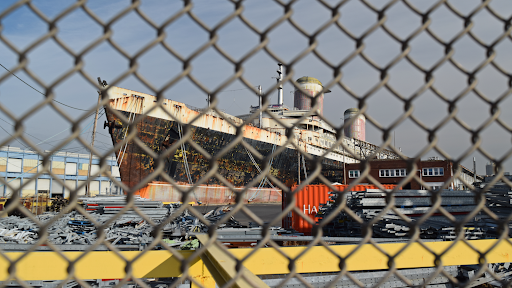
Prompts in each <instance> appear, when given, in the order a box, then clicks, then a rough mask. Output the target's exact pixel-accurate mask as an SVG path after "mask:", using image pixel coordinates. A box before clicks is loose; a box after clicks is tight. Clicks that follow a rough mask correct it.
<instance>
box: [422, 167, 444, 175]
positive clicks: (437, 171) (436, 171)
mask: <svg viewBox="0 0 512 288" xmlns="http://www.w3.org/2000/svg"><path fill="white" fill-rule="evenodd" d="M443 175H444V169H443V168H442V167H432V168H423V176H443Z"/></svg>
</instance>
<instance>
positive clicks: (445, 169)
mask: <svg viewBox="0 0 512 288" xmlns="http://www.w3.org/2000/svg"><path fill="white" fill-rule="evenodd" d="M416 165H417V166H418V170H417V171H416V175H417V176H418V178H420V179H421V181H423V182H425V183H426V184H428V185H429V186H430V187H432V188H433V189H436V188H440V187H441V186H442V185H443V184H444V183H445V182H446V181H449V180H450V178H451V177H452V176H453V175H454V174H455V171H456V170H457V169H456V168H457V167H454V164H453V162H451V161H449V160H439V159H437V158H436V157H432V158H429V159H427V160H421V161H418V162H417V163H416ZM370 167H371V168H370V173H369V174H370V175H371V176H372V177H373V178H375V179H376V180H377V181H379V182H380V183H381V184H398V183H399V182H400V181H402V179H403V178H404V177H405V176H407V173H408V172H407V161H405V160H401V159H400V160H394V159H373V160H371V161H370ZM461 168H462V173H461V175H460V176H459V178H462V180H464V182H466V183H468V184H472V183H473V182H474V173H473V171H472V170H469V169H468V168H466V167H464V166H462V165H461ZM361 170H362V169H361V168H360V163H353V164H352V163H351V164H346V166H345V179H346V180H347V183H348V184H350V183H352V182H354V181H355V180H356V179H357V178H359V176H360V175H361ZM459 178H457V179H455V180H454V181H452V182H451V183H450V186H449V187H448V188H449V189H453V190H466V189H468V187H466V185H465V184H464V182H463V181H461V179H459ZM482 180H483V177H482V176H479V175H476V181H477V182H482ZM361 183H370V182H369V181H368V179H363V180H362V181H361ZM370 184H371V183H370ZM402 188H403V189H413V190H421V189H426V187H424V186H422V185H421V184H420V183H419V182H418V181H416V180H414V179H413V180H411V181H410V182H409V183H407V184H405V185H404V186H403V187H402Z"/></svg>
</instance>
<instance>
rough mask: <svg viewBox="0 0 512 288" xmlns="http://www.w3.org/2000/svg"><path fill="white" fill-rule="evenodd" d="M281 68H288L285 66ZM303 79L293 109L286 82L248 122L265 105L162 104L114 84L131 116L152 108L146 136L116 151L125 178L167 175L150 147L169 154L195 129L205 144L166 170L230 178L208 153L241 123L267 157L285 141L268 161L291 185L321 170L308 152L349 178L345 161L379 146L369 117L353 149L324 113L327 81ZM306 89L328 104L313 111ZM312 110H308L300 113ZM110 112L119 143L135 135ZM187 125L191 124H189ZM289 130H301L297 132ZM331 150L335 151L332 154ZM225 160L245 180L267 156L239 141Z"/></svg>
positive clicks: (179, 155) (184, 149)
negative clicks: (213, 166)
mask: <svg viewBox="0 0 512 288" xmlns="http://www.w3.org/2000/svg"><path fill="white" fill-rule="evenodd" d="M279 67H281V66H279ZM278 72H279V75H281V72H280V70H278ZM278 81H280V79H278ZM296 82H297V85H298V86H299V87H301V88H302V91H301V89H296V91H295V94H294V108H293V109H292V108H289V107H287V106H285V105H284V104H283V92H282V86H281V87H279V89H278V103H277V104H275V105H270V106H269V107H268V109H267V112H265V113H261V114H260V115H259V117H255V119H254V120H252V121H248V119H249V116H250V115H252V114H253V113H257V112H258V111H259V106H251V110H250V111H249V112H250V113H249V114H246V115H241V116H232V115H228V114H226V113H217V112H215V111H213V110H211V109H208V108H205V109H197V108H194V107H191V106H188V105H186V104H184V103H181V102H177V101H173V100H169V99H165V100H163V104H162V105H161V106H160V107H156V108H155V107H154V106H155V103H156V102H157V98H156V97H155V96H152V95H149V94H145V93H141V92H137V91H132V90H128V89H124V88H119V87H114V86H111V87H108V88H109V89H108V90H106V91H107V92H106V93H107V96H108V99H110V101H109V104H108V105H109V106H110V108H113V109H115V110H117V111H119V112H120V113H122V114H124V116H125V117H126V118H127V119H129V120H130V121H133V119H135V117H137V116H139V115H144V116H143V119H142V121H140V122H138V123H137V124H136V128H137V132H138V136H137V137H138V140H140V141H133V140H130V141H128V142H127V143H126V144H125V145H123V146H121V148H120V149H119V150H118V151H117V152H116V157H117V159H118V165H119V170H120V174H121V180H122V181H123V183H124V184H126V185H127V186H128V187H130V188H132V187H134V186H135V185H136V184H138V183H139V182H140V181H142V180H143V179H146V177H152V181H159V182H160V181H165V179H164V178H163V177H162V176H160V175H156V176H152V175H150V174H151V173H152V172H153V171H154V169H155V167H156V160H155V159H154V158H153V157H152V156H151V155H149V153H147V152H146V151H145V149H150V150H152V151H153V152H154V154H156V155H161V154H162V153H163V152H164V151H166V150H167V149H169V148H171V146H173V144H174V143H175V142H176V141H178V140H180V139H182V138H183V137H184V133H185V132H184V131H186V130H187V129H189V130H190V132H191V134H190V135H191V138H189V139H188V141H193V142H195V145H198V146H199V147H200V148H201V149H200V150H203V151H197V150H196V149H195V148H194V147H193V146H194V145H191V144H190V143H188V142H185V144H184V145H178V148H177V149H175V151H171V153H170V154H169V155H168V157H165V169H164V173H165V174H167V175H169V176H170V177H171V178H172V179H173V180H174V181H176V182H178V183H183V184H194V183H196V182H197V181H199V180H200V179H202V178H203V177H208V179H207V180H206V181H205V182H204V183H203V184H207V185H224V183H223V181H221V180H219V179H218V177H216V176H211V175H210V176H211V177H210V176H209V175H207V173H208V172H209V170H210V163H209V159H208V158H207V157H205V155H203V153H204V152H207V153H209V154H210V155H218V153H219V152H220V151H221V150H222V149H223V148H225V147H228V145H229V144H230V143H232V142H233V141H236V138H237V136H236V134H237V130H238V127H242V128H241V133H242V134H243V141H244V142H245V143H247V144H248V145H250V146H252V147H253V148H254V149H255V150H257V151H258V152H259V153H260V154H262V155H263V156H267V155H270V154H271V153H273V152H274V151H276V150H277V149H278V148H281V147H283V146H284V150H283V151H282V152H280V153H278V154H277V155H275V156H274V157H272V158H270V157H269V158H270V160H269V162H268V163H267V165H270V173H271V174H272V175H273V176H274V177H275V178H277V179H278V180H279V181H281V182H282V183H284V184H285V185H287V186H289V187H290V186H291V185H293V184H296V183H298V182H300V181H301V179H302V180H303V179H305V178H306V177H308V173H309V172H312V171H313V170H315V166H316V165H315V164H314V163H315V161H311V160H308V159H307V158H311V157H312V158H313V159H318V158H319V157H321V158H322V160H321V163H322V167H321V168H322V169H321V174H322V175H323V176H325V177H326V178H327V179H328V180H329V181H331V182H333V183H334V182H338V183H342V182H343V178H344V172H343V167H344V163H355V162H358V161H359V160H357V158H356V157H353V155H357V157H359V158H364V157H365V155H369V154H372V153H373V152H374V151H376V150H377V149H378V148H379V147H377V146H375V145H373V144H370V143H368V142H366V141H364V123H363V125H361V123H359V122H358V121H359V120H360V119H355V121H352V122H353V125H352V126H351V127H347V128H348V129H346V131H345V134H346V135H347V136H348V137H346V136H341V137H342V141H343V142H344V143H345V148H348V149H345V148H344V147H342V146H341V145H336V140H337V139H339V138H340V136H339V135H337V134H336V130H335V129H334V128H333V127H331V126H330V125H328V124H327V123H326V122H324V121H322V119H321V118H320V117H318V115H321V114H322V113H323V98H324V94H323V93H319V92H322V91H323V87H322V83H321V82H320V81H319V80H317V79H315V78H312V77H302V78H300V79H298V80H297V81H296ZM303 91H306V92H308V93H309V94H310V95H316V96H315V97H320V99H317V100H318V101H319V103H320V105H319V106H320V108H319V109H317V110H316V111H313V112H311V98H310V97H307V96H306V95H305V94H304V93H303ZM260 103H261V101H260ZM317 107H318V106H317ZM153 108H155V109H153ZM347 111H348V112H349V114H350V112H351V111H352V112H354V110H350V109H349V110H347ZM306 113H308V117H306V118H303V119H300V118H301V117H303V116H304V115H305V114H306ZM271 114H272V115H271ZM355 114H358V113H355ZM106 115H107V122H106V123H105V127H108V129H109V133H110V135H111V137H112V141H113V144H114V145H115V144H117V143H119V142H121V141H123V140H124V139H125V138H126V137H127V135H128V134H129V131H128V129H129V125H128V124H127V123H123V122H122V121H121V120H120V118H119V117H117V115H115V113H112V112H110V111H109V109H106ZM345 116H347V112H346V113H345ZM349 116H350V115H349ZM357 117H363V116H362V115H358V116H357ZM275 118H277V119H278V120H279V121H276V119H275ZM176 120H178V121H176ZM228 120H229V121H228ZM363 120H364V119H363ZM179 122H181V124H180V123H179ZM185 126H188V127H186V128H187V129H185ZM289 129H292V130H293V131H292V133H291V134H290V131H289ZM358 133H359V134H358ZM286 135H293V138H292V139H291V142H293V143H294V144H295V145H291V144H287V141H288V137H287V136H286ZM351 136H352V137H351ZM354 136H355V137H354ZM137 142H139V144H140V143H141V142H142V143H143V145H145V147H144V149H143V147H141V146H140V145H139V144H138V143H137ZM333 146H334V148H333ZM296 147H298V150H300V152H299V151H298V150H297V148H296ZM331 148H332V149H331ZM328 149H331V150H330V151H329V152H328V153H326V152H327V150H328ZM303 154H309V156H311V157H304V156H303ZM374 154H375V153H374ZM373 157H377V158H381V159H386V158H398V155H396V154H395V153H393V152H392V151H389V150H382V151H381V152H380V153H378V154H377V155H373ZM217 164H218V168H217V173H219V174H220V175H221V176H222V177H223V178H224V179H225V180H227V181H229V182H230V183H231V184H232V185H234V186H237V187H244V186H246V185H247V184H248V183H249V182H251V181H253V180H254V179H255V178H256V177H257V176H258V174H259V173H260V170H261V167H262V166H263V164H264V163H263V162H262V161H260V160H258V159H257V157H255V156H254V155H253V154H252V153H251V152H250V149H246V147H244V145H242V143H238V144H237V145H235V146H234V147H233V148H232V149H231V150H230V151H229V152H227V153H224V154H223V155H222V156H221V157H219V158H218V159H217ZM266 184H268V185H272V183H270V181H268V182H267V183H265V182H261V183H260V185H259V187H263V186H264V185H266ZM273 184H274V185H275V184H276V183H273ZM256 187H258V186H257V185H256Z"/></svg>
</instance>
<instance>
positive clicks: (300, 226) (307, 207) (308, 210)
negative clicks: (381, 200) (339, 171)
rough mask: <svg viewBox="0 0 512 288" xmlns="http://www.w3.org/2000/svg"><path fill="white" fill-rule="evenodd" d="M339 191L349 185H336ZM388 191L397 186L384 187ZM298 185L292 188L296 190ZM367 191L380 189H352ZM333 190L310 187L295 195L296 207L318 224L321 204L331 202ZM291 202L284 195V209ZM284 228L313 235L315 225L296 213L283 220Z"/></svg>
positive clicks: (284, 194)
mask: <svg viewBox="0 0 512 288" xmlns="http://www.w3.org/2000/svg"><path fill="white" fill-rule="evenodd" d="M334 186H335V187H336V188H337V189H338V191H343V190H344V189H345V188H346V187H347V186H349V185H334ZM382 186H384V188H386V189H393V188H395V186H396V185H382ZM296 188H297V185H295V186H293V187H292V190H294V189H296ZM366 189H379V188H378V187H377V186H375V185H356V186H354V187H352V189H351V191H366ZM331 191H332V189H331V188H329V187H328V186H327V185H308V186H306V187H304V189H302V190H300V191H299V192H297V193H296V194H295V199H296V202H295V207H298V208H299V209H300V210H301V211H302V212H303V213H304V214H306V215H307V216H309V218H311V219H312V220H313V221H314V222H316V217H315V215H316V214H317V213H318V209H319V208H320V205H321V204H326V203H327V201H329V192H331ZM290 202H291V199H290V195H288V193H283V202H282V208H283V209H284V208H285V207H286V205H287V204H288V203H290ZM282 224H283V228H287V229H289V228H292V229H294V230H296V231H297V232H300V233H304V235H311V229H312V228H313V225H311V224H309V223H308V222H307V221H306V220H304V218H302V217H300V216H299V214H297V213H296V212H290V213H288V214H287V215H286V216H285V217H284V218H283V220H282Z"/></svg>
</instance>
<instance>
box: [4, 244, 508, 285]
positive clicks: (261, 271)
mask: <svg viewBox="0 0 512 288" xmlns="http://www.w3.org/2000/svg"><path fill="white" fill-rule="evenodd" d="M200 237H201V236H200ZM205 239H206V238H204V239H203V241H205ZM496 242H497V240H472V241H468V243H469V244H470V245H471V246H473V247H474V248H475V249H477V250H478V251H479V252H477V251H475V250H473V249H472V248H471V247H470V246H468V245H467V244H466V243H464V242H463V241H458V242H456V243H455V245H454V246H453V247H451V248H449V247H450V245H452V244H454V242H429V243H425V246H426V247H428V248H429V249H431V250H432V251H434V253H436V254H437V255H441V254H442V253H443V252H444V251H446V250H447V249H448V248H449V251H448V252H446V253H445V254H442V256H441V257H440V259H441V261H442V265H443V266H451V265H473V264H478V263H480V261H479V260H480V253H484V252H487V250H489V249H490V248H491V247H492V246H493V245H495V244H496ZM405 245H406V244H404V243H393V244H380V245H379V247H380V248H381V249H382V250H383V251H385V253H387V254H388V255H390V256H391V257H393V256H395V255H396V253H397V252H398V251H399V250H400V249H402V248H403V247H404V246H405ZM357 247H358V245H336V246H330V249H332V250H333V251H334V252H335V253H336V254H337V255H334V254H333V253H331V252H330V251H329V250H327V249H326V248H325V247H322V246H316V247H313V248H311V249H310V250H309V251H308V252H307V253H306V254H305V255H303V256H302V257H300V258H298V259H296V260H295V262H294V263H295V267H296V269H297V273H316V272H336V271H339V270H340V269H339V258H338V256H340V257H342V258H343V257H345V256H346V255H348V254H349V253H350V252H351V251H354V250H355V249H357ZM217 249H219V250H218V251H216V250H215V249H212V248H208V250H207V253H206V254H207V256H208V258H210V257H212V258H213V259H210V261H212V262H217V266H216V267H215V268H212V267H211V266H210V267H208V265H207V264H205V262H204V261H203V260H202V259H200V258H197V259H194V261H192V262H191V265H190V269H189V272H188V275H189V276H190V277H192V278H194V279H195V280H196V281H198V282H199V283H201V284H202V285H203V286H204V287H215V281H214V279H213V277H212V275H215V273H219V271H220V272H221V273H224V276H223V277H226V275H228V276H231V277H232V276H233V275H234V274H232V272H233V271H234V267H233V266H232V263H231V264H230V263H228V262H226V261H233V262H234V260H233V259H231V258H229V257H228V256H227V255H225V253H224V252H221V253H223V254H224V255H223V256H222V255H221V254H218V253H219V251H220V248H218V247H217ZM304 249H305V247H283V248H281V249H280V250H281V251H282V252H283V253H284V254H285V255H287V257H289V258H290V259H295V257H296V256H297V255H299V254H300V253H301V252H302V251H303V250H304ZM251 251H252V249H251V248H247V249H229V252H230V253H232V254H233V255H234V256H235V257H236V258H237V259H242V258H243V257H244V256H245V255H247V254H248V253H250V252H251ZM140 253H144V254H143V255H142V256H141V257H140V258H138V259H137V260H135V261H134V262H133V263H132V264H131V267H132V271H133V272H132V273H133V274H132V277H138V278H161V277H179V276H181V269H180V266H181V261H179V259H177V257H175V256H173V255H172V254H171V253H170V252H168V251H148V252H139V251H126V252H121V256H122V257H124V258H125V259H126V260H127V261H131V260H132V259H135V258H136V257H137V256H138V255H139V254H140ZM193 253H194V251H182V252H180V254H181V256H182V257H184V258H185V259H188V258H189V257H190V256H191V255H192V254H193ZM24 254H25V253H24V252H9V253H4V254H3V255H4V256H5V257H7V258H8V259H10V260H11V261H15V260H16V259H18V258H20V257H22V256H23V255H24ZM82 254H83V252H62V255H64V256H65V257H66V259H65V258H63V257H62V256H60V255H59V254H58V253H56V252H31V253H28V254H27V255H26V256H25V257H23V258H22V259H21V260H20V261H19V262H18V263H16V265H15V270H13V271H15V276H16V277H17V278H18V279H20V280H26V281H29V280H62V279H65V278H66V277H67V276H68V272H67V269H68V266H69V263H70V262H71V261H73V260H74V259H77V258H78V257H79V256H81V255H82ZM511 256H512V245H511V244H510V242H509V241H507V240H503V241H500V242H499V243H498V244H497V245H496V247H494V248H492V250H490V251H489V252H487V253H486V254H485V259H486V260H487V262H488V263H503V262H512V259H511ZM230 259H231V260H230ZM434 260H435V255H433V254H432V253H430V252H429V251H428V250H427V249H425V248H424V247H422V246H421V245H420V244H418V243H413V244H411V245H410V246H409V247H408V248H406V249H405V250H404V251H403V252H402V253H400V254H399V255H397V256H396V257H394V261H395V265H396V267H397V268H398V269H403V268H419V267H432V266H435V265H434ZM48 263H51V265H47V264H48ZM345 263H346V265H347V268H348V270H349V271H361V270H366V271H368V270H385V269H388V268H389V267H388V263H389V258H388V256H387V255H385V254H383V253H382V252H380V251H379V250H378V249H377V248H375V247H374V246H373V245H371V244H365V245H362V246H361V247H360V248H359V249H357V251H356V252H355V253H354V254H353V255H351V256H350V257H349V258H348V259H346V262H345ZM243 264H244V266H245V267H246V268H247V269H248V273H249V272H250V273H252V274H254V275H270V274H287V273H289V270H288V264H289V260H288V259H287V258H286V257H284V256H283V255H281V254H280V253H279V252H277V251H276V250H275V249H274V248H261V249H258V250H257V251H256V253H254V255H252V256H251V257H249V258H248V259H247V260H246V261H244V262H243ZM9 266H10V263H9V261H7V260H6V259H5V258H4V257H1V258H0V281H5V280H7V279H8V278H9V273H8V271H9V270H10V269H9ZM226 267H227V268H226ZM125 268H126V262H125V260H123V259H122V258H121V257H120V256H119V255H117V254H115V253H114V252H109V251H106V252H103V251H101V252H89V253H87V255H85V256H84V257H83V258H82V259H80V260H79V261H77V262H76V264H74V271H75V272H74V273H75V274H74V276H75V277H77V278H81V279H105V278H108V279H121V278H124V277H125V276H126V273H125ZM208 269H217V271H213V273H210V271H209V270H208ZM230 269H231V271H229V270H230ZM221 270H224V271H221ZM250 273H249V274H250ZM249 274H247V275H249ZM248 277H251V276H250V275H249V276H248ZM224 279H227V278H224Z"/></svg>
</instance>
